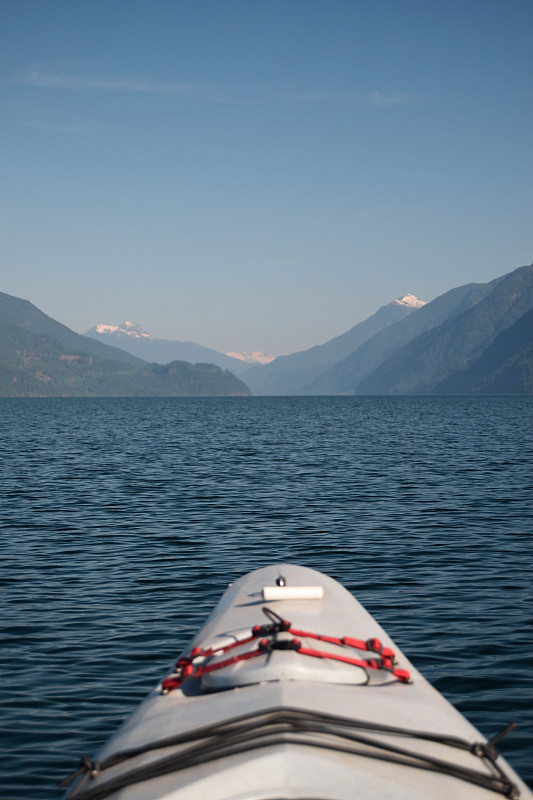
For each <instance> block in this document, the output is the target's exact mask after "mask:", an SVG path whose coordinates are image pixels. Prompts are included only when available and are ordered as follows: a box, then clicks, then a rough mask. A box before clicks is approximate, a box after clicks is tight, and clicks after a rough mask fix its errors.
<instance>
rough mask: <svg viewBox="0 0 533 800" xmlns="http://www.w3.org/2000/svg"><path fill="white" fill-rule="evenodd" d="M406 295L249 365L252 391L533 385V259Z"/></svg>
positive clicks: (484, 389)
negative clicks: (316, 340)
mask: <svg viewBox="0 0 533 800" xmlns="http://www.w3.org/2000/svg"><path fill="white" fill-rule="evenodd" d="M404 299H405V298H402V300H404ZM402 300H400V301H395V302H393V303H390V304H388V305H386V306H383V307H382V308H380V309H379V310H378V311H377V312H376V313H375V314H374V315H372V316H371V317H369V318H368V319H367V320H365V321H364V322H361V323H359V324H358V325H356V326H355V327H353V328H352V329H351V330H350V331H348V333H346V334H343V335H342V336H339V337H336V338H335V339H332V340H331V341H329V342H326V343H325V344H323V345H320V346H318V347H313V348H310V349H309V350H304V351H302V352H300V353H294V354H292V355H290V356H284V357H281V358H278V359H276V360H275V361H273V362H272V363H270V364H267V365H266V366H264V367H254V368H253V369H250V370H248V371H247V372H245V373H243V376H242V377H243V380H245V381H246V383H247V384H248V385H249V386H250V388H251V390H252V392H253V393H254V394H438V393H463V392H466V393H502V392H503V393H510V394H514V393H532V392H533V383H532V379H531V372H532V364H531V343H530V339H529V338H528V336H529V335H530V331H529V328H528V323H529V321H530V316H528V314H529V312H530V310H531V308H532V307H533V265H530V266H525V267H520V268H519V269H517V270H514V271H513V272H511V273H509V274H507V275H504V276H502V277H500V278H496V279H495V280H493V281H491V282H490V283H486V284H467V285H465V286H460V287H457V288H455V289H452V290H451V291H449V292H446V293H445V294H443V295H441V296H440V297H437V298H436V299H435V300H433V301H432V302H430V303H426V304H422V303H415V304H414V305H413V306H412V307H407V308H405V307H403V308H402V306H401V302H402ZM507 329H509V330H508V334H507V335H505V336H504V335H503V334H504V332H505V331H506V330H507ZM501 336H503V338H500V337H501Z"/></svg>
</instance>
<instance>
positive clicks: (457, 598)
mask: <svg viewBox="0 0 533 800" xmlns="http://www.w3.org/2000/svg"><path fill="white" fill-rule="evenodd" d="M532 411H533V398H530V397H522V398H519V397H518V398H516V397H515V398H511V397H493V398H453V397H450V398H429V397H427V398H370V397H365V398H347V397H346V398H227V399H221V398H220V399H219V398H213V399H175V398H172V399H152V398H150V399H102V400H96V399H95V400H88V399H46V400H45V399H42V400H41V399H31V400H20V399H18V400H15V399H13V400H11V399H10V400H0V434H1V454H0V477H1V483H0V492H1V525H2V530H1V546H2V562H1V566H0V577H1V594H0V604H1V607H0V634H1V637H2V650H1V653H0V664H1V669H2V677H1V680H2V691H1V693H0V720H1V721H0V725H1V736H2V746H3V756H2V759H1V761H0V772H1V780H0V782H1V786H2V796H3V797H5V798H13V799H14V798H25V799H26V800H38V799H39V798H53V797H60V796H61V792H60V790H59V789H58V788H57V783H58V781H59V780H60V779H61V778H62V777H64V776H65V775H66V774H68V773H69V772H71V771H72V770H73V769H74V768H75V767H76V766H77V762H78V760H79V757H80V755H83V754H86V753H87V754H92V753H93V752H94V751H95V750H96V749H97V748H98V746H99V745H100V744H101V743H102V742H103V741H104V740H105V739H106V738H107V737H108V735H109V734H110V733H111V732H112V731H113V730H114V729H115V728H116V727H117V725H118V724H119V722H120V721H121V720H122V719H123V718H124V716H125V715H126V714H128V713H129V712H130V710H132V708H133V707H134V706H135V705H136V704H137V703H138V702H139V701H140V700H141V699H142V697H143V695H144V694H145V693H146V692H147V691H148V690H149V689H150V688H151V687H152V686H153V685H154V684H155V683H156V682H157V679H158V678H159V677H160V676H161V675H162V674H163V673H165V672H166V671H167V669H168V667H169V665H170V664H171V663H172V661H173V659H174V657H175V656H176V655H177V653H178V652H179V650H180V649H181V648H182V647H183V646H184V645H185V644H186V643H187V641H188V639H189V638H190V637H191V636H192V634H193V633H194V632H195V631H196V630H197V628H198V627H199V625H200V624H201V623H202V621H203V620H204V619H205V617H206V616H207V614H208V612H209V611H210V610H211V608H212V607H213V605H214V603H215V602H216V601H217V600H218V598H219V596H220V594H221V593H222V591H223V590H224V589H225V588H226V586H227V584H228V582H230V581H232V580H233V579H235V578H236V577H238V576H240V575H241V574H243V573H244V572H247V571H249V570H251V569H255V568H256V567H260V566H264V565H266V564H270V563H272V562H276V561H280V560H283V561H291V562H296V563H300V564H304V565H306V566H309V567H313V568H315V569H319V570H322V571H324V572H327V573H328V574H330V575H332V576H333V577H334V578H336V579H337V580H340V581H341V582H342V583H343V584H344V585H345V586H346V587H347V588H348V589H349V590H350V591H352V592H353V593H354V594H356V595H357V597H358V599H359V600H361V601H362V602H363V604H364V605H365V606H366V607H367V608H368V610H369V611H370V612H371V613H373V614H374V615H375V616H376V617H377V618H378V620H379V622H380V623H381V624H382V625H383V626H384V627H385V628H387V630H388V631H389V633H390V634H391V635H392V637H393V638H394V639H395V640H396V643H397V644H398V646H399V647H401V648H402V649H403V650H404V651H405V652H406V654H407V655H408V656H409V657H410V658H411V660H412V661H413V662H414V663H415V664H416V666H417V667H418V668H419V669H421V670H422V671H423V672H424V673H425V675H426V676H427V677H428V678H429V679H430V680H431V681H432V682H433V684H434V685H435V686H436V687H437V688H438V689H439V690H440V691H441V692H443V693H444V694H445V695H446V696H447V697H448V698H449V699H450V700H451V701H452V702H453V703H454V704H455V705H457V706H458V707H459V709H460V710H461V711H462V712H463V713H464V714H465V715H466V716H467V717H468V718H469V719H470V720H471V721H472V722H473V723H474V724H475V725H476V726H477V727H478V728H480V729H481V731H482V732H483V733H484V734H485V735H486V736H489V737H490V736H492V735H493V734H495V733H496V732H497V731H498V730H500V729H501V728H503V727H504V725H505V724H506V723H507V722H508V721H510V720H514V721H515V722H517V723H518V730H517V731H516V732H515V733H514V734H511V735H510V736H509V737H508V739H506V740H504V741H503V742H502V743H501V748H500V749H501V751H502V752H503V753H504V755H506V757H507V758H508V759H509V761H510V762H511V764H512V765H513V766H514V767H515V768H516V769H517V770H518V771H519V772H520V773H521V775H522V777H523V778H524V779H526V780H527V781H528V782H530V783H533V767H532V766H531V765H532V763H533V757H532V752H533V702H532V697H533V677H532V676H533V665H532V661H531V650H532V646H533V605H532V588H533V569H532V566H533V547H532V544H533V540H532V527H533V513H532V512H533V488H532V481H533V467H532V462H533V458H532V456H533V424H532V423H533V419H532V417H533V415H532Z"/></svg>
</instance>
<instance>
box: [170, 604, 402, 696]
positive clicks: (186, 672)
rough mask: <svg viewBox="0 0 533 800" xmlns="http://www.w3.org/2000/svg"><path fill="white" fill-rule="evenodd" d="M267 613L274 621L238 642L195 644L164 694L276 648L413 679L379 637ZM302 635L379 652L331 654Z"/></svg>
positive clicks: (271, 612) (399, 678)
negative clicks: (330, 632)
mask: <svg viewBox="0 0 533 800" xmlns="http://www.w3.org/2000/svg"><path fill="white" fill-rule="evenodd" d="M263 613H264V614H265V616H267V617H268V619H269V620H270V623H269V624H266V625H254V627H253V628H252V630H251V632H250V635H249V636H247V637H246V638H244V639H240V640H236V641H235V642H231V643H230V644H227V645H223V646H221V647H216V646H214V647H208V648H205V649H203V648H201V647H194V648H193V649H192V650H191V652H190V653H189V654H188V655H186V656H182V657H181V658H179V659H178V661H177V662H176V670H175V672H174V673H173V674H172V675H170V676H169V677H168V678H165V679H164V680H163V681H162V687H161V691H162V694H169V692H172V691H174V689H178V688H179V687H180V686H181V685H182V683H183V681H184V680H186V679H187V678H200V677H202V675H206V674H207V673H209V672H214V671H215V670H219V669H224V668H226V667H229V666H232V665H233V664H236V663H238V662H239V661H247V660H248V659H251V658H256V657H257V656H261V655H263V654H264V653H265V652H268V651H272V650H294V651H295V652H298V653H300V654H301V655H305V656H311V657H313V658H322V659H329V660H330V661H341V662H343V663H344V664H352V665H353V666H355V667H361V668H362V669H373V670H387V672H390V673H391V674H392V675H393V676H394V677H395V678H396V679H397V680H398V681H400V682H401V683H410V682H411V677H410V675H409V672H408V671H407V670H405V669H398V668H397V667H395V666H394V664H395V660H396V659H395V655H394V651H393V650H392V649H391V648H390V647H383V645H382V643H381V642H380V640H379V639H377V638H372V639H367V640H363V639H355V638H354V637H352V636H343V637H336V636H326V635H324V634H320V633H314V632H312V631H304V630H300V629H298V628H293V627H292V623H291V622H289V620H285V619H283V618H282V617H280V616H279V615H278V614H276V612H275V611H272V609H271V608H266V607H265V608H263ZM278 633H290V634H292V635H293V636H294V637H295V638H294V639H292V640H286V639H285V640H282V641H279V640H277V639H276V636H277V634H278ZM266 637H270V638H266ZM299 637H301V638H306V639H316V640H318V641H321V642H327V643H329V644H334V645H337V646H340V647H347V648H349V649H354V650H362V651H364V652H369V653H374V654H376V655H375V657H373V658H368V659H361V658H355V657H353V656H345V655H342V654H340V653H331V652H329V651H326V650H315V649H314V648H310V647H304V646H303V645H302V642H301V641H300V638H299ZM258 639H259V642H258V646H257V647H256V648H255V649H253V650H248V651H246V652H244V653H239V654H237V655H234V656H230V657H229V658H227V659H224V660H222V661H218V662H216V663H214V664H206V663H202V664H195V663H194V662H195V661H196V660H197V659H200V658H202V659H204V662H205V659H207V658H209V657H210V656H212V655H215V654H217V655H220V654H223V653H227V652H229V651H230V650H233V649H234V648H236V647H242V646H243V645H245V644H248V643H249V642H254V641H256V640H258Z"/></svg>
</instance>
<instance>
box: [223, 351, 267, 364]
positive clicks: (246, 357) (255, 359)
mask: <svg viewBox="0 0 533 800" xmlns="http://www.w3.org/2000/svg"><path fill="white" fill-rule="evenodd" d="M226 355H227V356H229V357H230V358H237V359H238V360H239V361H245V362H246V363H247V364H270V362H271V361H274V359H275V358H276V356H269V355H267V354H266V353H262V352H261V350H254V351H253V352H250V351H249V350H235V351H233V352H231V353H226Z"/></svg>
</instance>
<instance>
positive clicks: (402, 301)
mask: <svg viewBox="0 0 533 800" xmlns="http://www.w3.org/2000/svg"><path fill="white" fill-rule="evenodd" d="M393 302H394V303H397V305H399V306H409V308H422V306H425V305H426V301H425V300H420V299H419V298H418V297H416V295H414V294H404V296H403V297H399V298H398V299H397V300H394V301H393Z"/></svg>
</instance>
